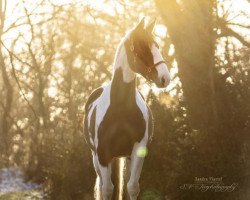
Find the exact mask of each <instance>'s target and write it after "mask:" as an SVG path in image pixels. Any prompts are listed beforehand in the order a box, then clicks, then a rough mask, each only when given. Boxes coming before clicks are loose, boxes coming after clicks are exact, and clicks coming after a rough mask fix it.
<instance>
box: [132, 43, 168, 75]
mask: <svg viewBox="0 0 250 200" xmlns="http://www.w3.org/2000/svg"><path fill="white" fill-rule="evenodd" d="M129 43H131V44H130V51H131V53H132V55H133V57H134V59H133V62H134V63H133V64H134V65H135V64H136V59H137V60H138V59H140V58H138V55H137V53H135V52H134V50H135V47H134V43H133V42H130V40H129ZM162 63H164V64H167V63H166V61H165V60H161V61H159V62H157V63H155V64H153V65H151V66H146V67H147V76H148V75H149V74H150V72H151V71H152V69H153V68H156V67H157V66H158V65H160V64H162Z"/></svg>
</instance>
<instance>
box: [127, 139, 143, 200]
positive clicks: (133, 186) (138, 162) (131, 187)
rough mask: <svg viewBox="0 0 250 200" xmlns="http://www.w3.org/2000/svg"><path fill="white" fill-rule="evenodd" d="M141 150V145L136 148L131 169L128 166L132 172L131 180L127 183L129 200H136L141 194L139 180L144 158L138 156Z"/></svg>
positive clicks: (132, 156)
mask: <svg viewBox="0 0 250 200" xmlns="http://www.w3.org/2000/svg"><path fill="white" fill-rule="evenodd" d="M139 148H141V145H140V144H137V145H135V146H134V148H133V151H132V155H131V161H130V168H129V166H128V169H127V170H129V172H130V178H129V181H128V183H127V190H128V197H129V200H136V199H137V197H138V195H139V192H140V187H139V179H140V175H141V171H142V166H143V162H144V157H139V156H138V155H137V151H138V149H139Z"/></svg>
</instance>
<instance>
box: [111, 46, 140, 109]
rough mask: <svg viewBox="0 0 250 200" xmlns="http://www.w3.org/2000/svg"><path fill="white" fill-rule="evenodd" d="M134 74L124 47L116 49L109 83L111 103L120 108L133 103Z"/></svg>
mask: <svg viewBox="0 0 250 200" xmlns="http://www.w3.org/2000/svg"><path fill="white" fill-rule="evenodd" d="M135 90H136V74H135V73H134V72H133V71H132V70H131V69H130V67H129V64H128V61H127V55H126V50H125V47H124V46H123V45H122V46H120V48H118V50H117V53H116V58H115V62H114V68H113V77H112V81H111V93H110V95H111V98H110V99H111V102H113V103H115V104H120V106H122V107H127V106H130V105H131V104H132V103H133V102H135Z"/></svg>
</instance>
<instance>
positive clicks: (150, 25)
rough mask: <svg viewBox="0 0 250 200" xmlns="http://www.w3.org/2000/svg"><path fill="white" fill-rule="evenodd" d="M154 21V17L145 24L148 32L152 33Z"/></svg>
mask: <svg viewBox="0 0 250 200" xmlns="http://www.w3.org/2000/svg"><path fill="white" fill-rule="evenodd" d="M155 22H156V19H154V20H153V21H152V22H151V23H149V25H147V27H146V31H147V32H148V33H153V30H154V27H155Z"/></svg>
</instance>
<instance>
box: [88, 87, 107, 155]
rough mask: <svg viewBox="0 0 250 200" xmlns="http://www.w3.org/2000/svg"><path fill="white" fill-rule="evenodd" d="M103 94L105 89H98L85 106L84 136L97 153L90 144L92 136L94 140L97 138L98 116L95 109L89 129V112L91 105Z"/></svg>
mask: <svg viewBox="0 0 250 200" xmlns="http://www.w3.org/2000/svg"><path fill="white" fill-rule="evenodd" d="M102 92H103V88H101V87H100V88H97V89H95V90H94V91H93V92H92V93H91V94H90V96H89V98H88V100H87V103H86V104H85V119H84V136H85V140H86V142H87V144H88V145H89V146H90V148H91V149H92V150H93V151H95V149H94V146H93V145H92V144H91V142H90V134H89V133H91V136H92V138H94V137H95V136H94V135H95V123H96V122H95V115H96V108H94V111H93V112H92V116H91V120H90V127H88V115H89V111H90V108H91V104H92V103H93V102H94V101H95V100H96V99H97V98H98V97H100V96H101V94H102Z"/></svg>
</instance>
